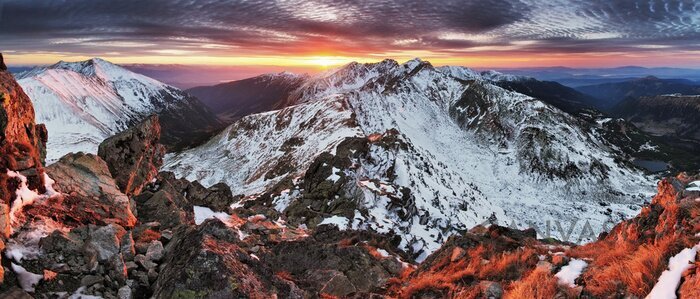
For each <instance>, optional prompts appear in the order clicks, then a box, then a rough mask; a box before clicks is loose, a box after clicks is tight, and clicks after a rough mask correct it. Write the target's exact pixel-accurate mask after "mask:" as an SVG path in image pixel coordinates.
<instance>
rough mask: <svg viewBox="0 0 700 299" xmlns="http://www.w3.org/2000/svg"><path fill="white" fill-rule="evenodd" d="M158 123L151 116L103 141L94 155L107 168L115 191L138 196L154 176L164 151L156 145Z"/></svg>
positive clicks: (157, 140) (158, 131)
mask: <svg viewBox="0 0 700 299" xmlns="http://www.w3.org/2000/svg"><path fill="white" fill-rule="evenodd" d="M159 141H160V122H159V120H158V116H156V115H153V116H150V117H149V118H147V119H145V120H144V121H142V122H141V123H139V124H138V125H136V126H134V127H131V128H129V129H127V130H126V131H124V132H121V133H119V134H117V135H114V136H112V137H110V138H107V139H106V140H105V141H103V142H102V143H101V144H100V146H99V149H98V151H97V154H98V155H99V156H100V157H102V159H104V160H105V162H107V165H109V170H110V172H111V173H112V176H114V180H115V181H116V182H117V185H119V188H120V189H121V190H122V192H124V193H125V194H126V195H138V194H139V193H141V190H142V189H143V187H144V186H146V184H148V183H149V182H150V181H151V180H152V179H153V178H154V177H155V176H156V174H158V168H160V166H161V165H162V164H163V155H164V154H165V148H164V147H163V146H162V145H161V144H159V143H158V142H159Z"/></svg>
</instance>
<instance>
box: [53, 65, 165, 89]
mask: <svg viewBox="0 0 700 299" xmlns="http://www.w3.org/2000/svg"><path fill="white" fill-rule="evenodd" d="M45 69H46V70H67V71H72V72H76V73H79V74H81V75H83V76H86V77H91V78H99V79H101V80H103V81H105V82H118V81H139V82H141V83H142V84H147V85H151V87H152V88H158V89H160V88H165V87H166V86H167V85H166V84H164V83H161V82H159V81H157V80H155V79H152V78H149V77H146V76H144V75H141V74H137V73H134V72H132V71H130V70H128V69H126V68H123V67H121V66H119V65H116V64H113V63H111V62H109V61H107V60H104V59H102V58H92V59H89V60H85V61H77V62H65V61H59V62H58V63H56V64H54V65H51V66H49V67H47V68H45Z"/></svg>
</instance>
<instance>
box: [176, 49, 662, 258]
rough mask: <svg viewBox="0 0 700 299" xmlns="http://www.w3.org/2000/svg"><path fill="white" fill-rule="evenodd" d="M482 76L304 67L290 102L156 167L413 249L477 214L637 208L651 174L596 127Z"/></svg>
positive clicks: (593, 213)
mask: <svg viewBox="0 0 700 299" xmlns="http://www.w3.org/2000/svg"><path fill="white" fill-rule="evenodd" d="M491 80H493V76H489V77H482V76H481V75H479V74H477V73H475V72H474V71H472V70H469V69H466V68H455V67H439V68H436V67H433V66H432V65H431V64H430V63H429V62H425V61H421V60H411V61H408V62H406V63H403V64H399V63H397V62H396V61H393V60H385V61H382V62H380V63H375V64H359V63H352V64H349V65H347V66H345V67H342V68H339V69H337V70H333V71H329V72H325V73H322V74H319V75H317V76H312V77H309V78H306V79H305V80H304V81H303V83H302V84H301V85H300V86H299V87H298V89H296V90H295V91H293V92H291V93H290V94H289V96H288V97H287V99H286V104H285V105H284V106H285V107H286V108H283V109H281V110H275V111H270V112H266V113H261V114H253V115H249V116H246V117H243V118H242V119H240V120H238V121H237V122H234V123H233V124H232V125H230V126H229V127H228V128H226V129H225V130H224V131H223V132H221V133H220V134H219V135H217V136H215V137H214V138H212V139H211V140H210V141H209V142H207V143H206V144H203V145H201V146H199V147H196V148H192V149H190V150H186V151H183V152H181V153H173V154H170V155H167V156H166V158H165V164H164V169H165V170H169V171H173V172H174V173H175V174H176V175H178V176H182V177H185V178H187V179H189V180H197V181H199V182H200V183H202V184H203V185H205V186H212V185H214V184H216V183H219V182H225V183H226V184H228V185H229V186H230V187H231V188H232V192H233V193H234V194H241V195H243V196H244V197H246V198H256V197H259V196H261V195H263V196H264V197H266V198H269V201H270V202H269V203H270V204H271V205H273V206H275V207H276V208H277V209H278V210H279V211H280V212H285V213H287V215H288V217H289V219H288V221H290V222H291V223H294V222H297V223H298V222H300V221H304V222H306V223H308V224H309V225H313V224H318V223H323V222H324V221H330V220H329V219H336V220H339V221H342V222H343V223H346V224H347V225H348V227H353V228H366V229H371V230H374V231H377V232H383V233H386V232H390V231H393V232H396V233H397V234H399V236H400V237H401V239H402V243H401V244H402V249H404V250H407V251H409V252H412V253H413V254H414V255H415V256H416V257H417V258H418V259H419V260H420V259H422V258H425V256H427V255H428V254H429V253H431V252H432V251H434V250H435V249H437V248H438V247H439V245H440V244H441V243H442V242H444V241H445V240H446V238H447V237H448V236H450V235H453V234H455V233H458V232H460V231H464V230H466V229H468V228H469V227H471V226H473V225H476V224H479V223H483V222H488V221H492V222H500V223H511V222H513V223H516V224H517V225H518V226H520V227H527V226H529V225H537V226H538V227H544V226H545V225H546V223H547V221H549V222H550V223H551V222H552V221H554V220H559V221H564V222H567V224H569V223H574V222H573V221H574V219H581V218H585V219H587V220H588V221H589V222H590V224H591V225H593V226H598V227H600V226H602V224H603V223H604V222H606V221H609V220H610V221H617V220H616V219H624V218H627V217H630V216H631V215H633V214H634V213H635V211H636V210H637V209H638V207H639V205H641V204H642V203H643V202H644V200H645V198H647V196H648V195H649V192H650V190H649V187H650V186H651V185H652V183H651V178H650V177H647V176H646V175H644V173H643V172H642V171H641V170H639V169H637V168H635V167H633V166H631V164H628V163H625V162H624V161H626V160H628V159H629V157H627V156H625V154H624V153H622V152H620V151H618V150H616V149H615V147H614V146H613V145H612V144H611V142H610V141H609V140H606V139H605V137H604V136H603V134H602V133H601V131H602V130H603V129H602V125H599V124H596V126H595V127H597V128H595V127H592V126H591V124H590V123H588V122H585V121H582V120H580V119H579V118H577V117H574V116H572V115H570V114H568V113H565V112H563V111H561V110H559V109H557V108H555V107H553V106H550V105H548V104H546V103H544V102H542V101H540V100H538V99H535V98H532V97H530V96H526V95H523V94H520V93H516V92H512V91H508V90H505V89H503V88H501V87H499V86H497V85H494V84H492V83H491V82H492V81H491ZM594 186H595V187H594ZM329 192H330V194H336V195H335V199H330V202H328V203H327V204H321V203H323V201H319V200H322V199H324V200H328V198H327V197H324V194H328V193H329ZM319 204H320V205H319ZM524 207H525V208H524ZM608 209H612V210H614V211H616V212H615V213H610V212H609V210H608ZM302 219H303V220H302ZM574 224H575V225H577V228H576V231H580V229H581V227H582V226H583V225H584V223H583V222H582V223H574Z"/></svg>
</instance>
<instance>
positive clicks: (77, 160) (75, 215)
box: [31, 153, 136, 227]
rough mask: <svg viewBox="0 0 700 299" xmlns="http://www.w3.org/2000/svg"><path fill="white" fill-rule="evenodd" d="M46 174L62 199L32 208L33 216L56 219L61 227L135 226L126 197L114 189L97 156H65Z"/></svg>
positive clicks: (102, 163)
mask: <svg viewBox="0 0 700 299" xmlns="http://www.w3.org/2000/svg"><path fill="white" fill-rule="evenodd" d="M47 172H48V174H49V175H50V176H51V177H52V178H53V179H54V180H55V181H56V183H55V184H54V189H55V190H56V191H58V192H61V193H63V194H65V196H59V197H57V198H52V199H50V200H48V201H47V202H45V203H43V204H41V205H35V206H32V207H31V211H32V213H33V214H42V215H47V216H52V217H57V218H59V219H60V220H62V222H63V223H64V224H70V223H75V222H77V223H80V224H88V223H94V224H100V225H104V224H108V223H115V224H119V225H121V226H123V227H133V226H134V224H136V217H135V216H134V214H133V213H132V211H131V207H130V203H129V198H128V197H127V196H126V195H124V193H122V192H121V191H120V190H119V189H118V187H117V185H116V184H115V182H114V179H112V177H111V174H110V173H109V169H108V168H107V164H106V163H105V162H104V161H103V160H102V159H100V157H98V156H96V155H92V154H83V153H76V154H68V155H66V156H64V157H63V158H61V159H60V160H59V161H58V162H56V163H54V164H52V165H51V166H49V167H47Z"/></svg>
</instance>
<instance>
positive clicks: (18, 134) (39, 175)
mask: <svg viewBox="0 0 700 299" xmlns="http://www.w3.org/2000/svg"><path fill="white" fill-rule="evenodd" d="M46 136H47V135H46V128H45V127H43V126H38V125H36V124H35V122H34V108H33V106H32V102H31V100H30V99H29V97H27V95H26V94H25V93H24V91H23V90H22V87H20V86H19V84H17V81H15V79H14V77H13V76H12V74H10V73H9V72H6V71H5V70H0V237H3V238H7V237H9V235H10V233H11V224H10V219H9V206H10V205H11V203H12V202H13V201H14V199H15V197H16V195H15V193H14V191H15V190H16V189H17V187H18V186H19V183H18V182H17V180H16V179H15V178H10V177H9V176H8V174H7V170H13V171H18V172H20V173H22V174H23V175H24V176H26V177H27V183H28V187H29V189H30V190H38V191H39V193H44V192H46V188H45V187H44V170H43V166H42V165H43V163H44V160H43V158H42V153H45V151H46V149H45V145H46Z"/></svg>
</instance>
